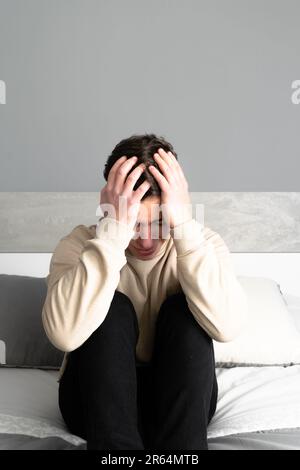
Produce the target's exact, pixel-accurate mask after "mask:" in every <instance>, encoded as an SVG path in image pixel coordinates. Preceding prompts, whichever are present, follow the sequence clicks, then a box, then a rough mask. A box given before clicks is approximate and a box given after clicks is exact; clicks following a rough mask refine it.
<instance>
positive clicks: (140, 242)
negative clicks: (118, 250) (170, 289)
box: [128, 196, 166, 260]
mask: <svg viewBox="0 0 300 470" xmlns="http://www.w3.org/2000/svg"><path fill="white" fill-rule="evenodd" d="M159 205H160V197H159V196H148V197H147V198H146V199H144V200H143V201H141V203H140V209H139V214H138V217H137V222H136V225H135V227H134V229H135V232H136V236H135V237H134V238H132V239H131V240H130V243H129V245H128V251H129V252H130V254H132V255H133V256H135V257H136V258H139V259H144V260H147V259H151V258H153V257H154V256H155V255H156V253H158V251H159V250H160V248H161V246H162V244H163V243H164V241H165V240H166V235H165V234H164V233H163V230H162V228H163V217H162V213H161V211H160V210H159ZM151 232H152V233H151ZM151 236H152V237H153V238H151Z"/></svg>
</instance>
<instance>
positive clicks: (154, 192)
mask: <svg viewBox="0 0 300 470" xmlns="http://www.w3.org/2000/svg"><path fill="white" fill-rule="evenodd" d="M159 148H162V149H164V150H165V151H166V152H168V151H171V152H172V153H173V155H174V156H175V158H176V159H177V160H178V157H177V154H176V152H175V150H174V149H173V146H172V145H171V144H170V143H169V142H167V141H166V140H165V139H164V138H163V137H161V136H160V137H158V136H156V135H155V134H141V135H137V134H135V135H132V136H131V137H128V138H127V139H123V140H121V141H120V142H119V143H118V144H117V145H116V146H115V148H114V149H113V151H112V153H111V154H110V155H109V157H108V159H107V161H106V163H105V167H104V170H103V176H104V178H105V180H106V181H107V179H108V174H109V172H110V170H111V167H112V166H113V165H114V163H115V162H116V161H117V160H118V159H119V158H121V157H122V156H123V155H126V156H127V158H130V157H133V156H136V157H138V160H137V162H136V164H135V165H134V166H133V167H132V168H131V170H130V171H129V173H128V175H129V174H130V173H131V171H133V170H134V168H136V167H137V166H138V165H140V164H141V163H144V164H145V165H146V169H145V170H144V172H143V173H142V175H141V176H140V177H139V179H138V180H137V182H136V184H135V186H134V188H133V189H134V190H136V189H137V188H138V187H139V185H140V184H141V183H143V181H145V180H148V181H149V183H150V184H151V186H150V188H149V189H148V191H147V192H146V193H145V194H144V196H143V197H142V199H141V200H143V199H145V198H146V197H148V196H160V194H161V189H160V186H159V184H158V183H157V181H156V179H155V178H154V176H153V175H152V174H151V172H150V171H149V170H148V166H149V165H153V166H155V167H156V168H157V169H158V170H160V168H159V166H158V164H157V163H156V161H155V160H154V158H153V155H154V153H155V152H157V151H158V149H159ZM128 175H127V176H128Z"/></svg>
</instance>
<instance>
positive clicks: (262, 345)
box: [213, 276, 300, 367]
mask: <svg viewBox="0 0 300 470" xmlns="http://www.w3.org/2000/svg"><path fill="white" fill-rule="evenodd" d="M237 278H238V280H239V282H240V284H241V285H242V287H243V288H244V290H245V292H246V295H247V297H248V319H247V323H246V326H245V328H244V330H243V332H242V333H241V334H240V335H239V336H238V337H237V338H235V339H234V340H232V341H230V342H227V343H220V342H217V341H214V340H213V345H214V351H215V360H216V367H232V366H265V365H285V366H287V365H293V364H300V332H299V331H298V330H297V328H296V325H295V322H294V321H293V319H292V316H291V314H290V312H289V311H288V308H287V305H286V302H285V301H284V299H283V296H282V293H281V291H280V287H279V285H278V284H277V282H276V281H274V280H272V279H268V278H263V277H247V276H237Z"/></svg>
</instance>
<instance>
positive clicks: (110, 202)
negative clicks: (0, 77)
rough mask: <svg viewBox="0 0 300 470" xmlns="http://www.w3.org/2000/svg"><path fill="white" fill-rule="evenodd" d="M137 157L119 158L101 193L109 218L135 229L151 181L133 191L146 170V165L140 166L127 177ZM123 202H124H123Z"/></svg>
mask: <svg viewBox="0 0 300 470" xmlns="http://www.w3.org/2000/svg"><path fill="white" fill-rule="evenodd" d="M136 162H137V157H130V158H129V159H127V157H126V156H123V157H121V158H119V159H118V160H117V161H116V162H115V163H114V165H113V166H112V168H111V170H110V172H109V175H108V178H107V184H106V186H104V188H102V189H101V192H100V207H101V209H102V211H103V212H104V213H105V212H106V211H107V212H108V214H107V215H108V216H109V217H113V218H116V219H117V220H118V221H120V222H123V223H126V224H128V225H129V226H130V227H132V228H133V227H134V226H135V224H136V220H137V216H138V212H139V207H140V202H141V199H142V197H143V196H144V194H145V193H146V192H147V191H148V189H149V188H150V186H151V185H150V183H149V181H144V182H143V183H142V184H140V186H139V187H138V188H137V189H136V190H135V191H133V188H134V186H135V184H136V182H137V180H138V179H139V177H140V176H141V174H142V173H143V171H144V170H145V168H146V167H145V164H144V163H141V164H140V165H138V166H137V167H136V168H135V169H134V170H133V171H132V172H131V173H130V175H129V176H128V177H127V174H128V172H129V171H130V169H131V168H132V167H133V166H134V165H135V164H136ZM121 200H122V202H121Z"/></svg>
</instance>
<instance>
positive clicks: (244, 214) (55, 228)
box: [0, 192, 300, 253]
mask: <svg viewBox="0 0 300 470" xmlns="http://www.w3.org/2000/svg"><path fill="white" fill-rule="evenodd" d="M191 201H192V203H193V207H194V215H196V212H195V210H196V208H197V204H198V203H199V204H202V205H204V224H205V225H206V226H208V227H210V228H211V229H212V230H215V231H217V232H218V233H219V234H220V235H221V236H222V237H223V239H224V241H225V242H226V243H227V245H228V247H229V249H230V251H232V252H249V253H251V252H254V253H259V252H270V253H271V252H273V253H276V252H278V253H284V252H292V253H294V252H300V192H298V193H294V192H274V193H272V192H225V193H222V192H199V193H198V192H191ZM98 203H99V193H98V192H95V193H94V192H82V193H80V192H75V193H74V192H66V193H58V192H50V193H47V192H42V193H36V192H25V193H22V192H7V193H6V192H2V193H1V192H0V227H1V231H0V251H1V252H9V253H10V252H21V253H23V252H30V253H34V252H38V253H40V252H46V253H48V252H52V251H53V250H54V248H55V246H56V244H57V243H58V240H59V239H60V238H61V237H63V236H64V235H66V234H67V233H69V232H70V231H71V230H72V228H74V227H75V226H76V225H79V224H86V225H91V224H94V223H96V222H97V220H98V218H99V216H97V215H96V210H97V207H98Z"/></svg>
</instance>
